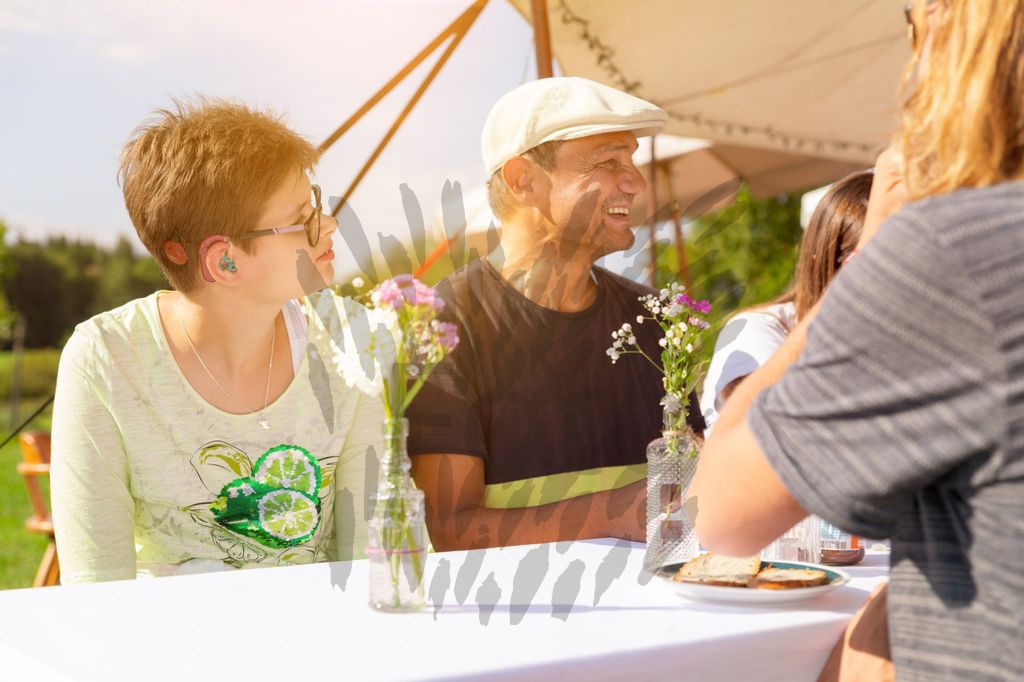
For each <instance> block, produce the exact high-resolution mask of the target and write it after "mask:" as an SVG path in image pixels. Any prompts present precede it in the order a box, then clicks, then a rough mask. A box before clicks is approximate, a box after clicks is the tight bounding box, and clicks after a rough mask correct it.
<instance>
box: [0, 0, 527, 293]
mask: <svg viewBox="0 0 1024 682" xmlns="http://www.w3.org/2000/svg"><path fill="white" fill-rule="evenodd" d="M470 4H471V3H470V0H299V1H297V2H293V3H288V4H287V5H286V4H285V3H282V2H280V1H279V0H274V1H267V0H251V1H247V2H244V3H243V2H240V1H237V2H233V1H229V0H176V1H174V2H167V1H164V0H159V1H156V0H154V1H147V2H119V1H117V0H79V1H78V2H75V1H62V0H3V2H2V3H0V93H2V95H3V96H2V104H0V159H2V163H0V220H2V221H3V222H5V223H6V224H7V226H8V232H9V234H8V239H12V238H13V239H16V238H18V237H24V238H26V239H32V240H37V239H43V238H45V237H46V236H48V235H55V234H63V235H68V236H71V237H79V238H85V239H89V240H93V241H97V242H100V243H104V244H112V243H113V242H114V241H115V240H116V239H117V238H118V237H119V236H122V235H124V236H129V237H130V238H131V239H132V240H133V243H134V244H135V245H136V246H137V248H138V250H139V251H140V252H141V251H142V250H143V248H142V245H141V242H139V241H138V238H137V237H136V236H135V232H134V229H133V228H132V225H131V222H130V220H129V218H128V215H127V212H126V211H125V209H124V202H123V197H122V195H121V191H120V188H119V186H118V184H117V178H116V174H117V165H118V154H119V153H120V150H121V147H122V146H123V144H124V142H125V141H126V140H127V138H128V136H129V134H130V133H131V131H132V129H133V128H135V126H137V125H138V124H140V123H141V122H143V121H144V120H145V119H146V118H147V117H149V116H150V115H151V113H152V112H153V110H155V109H157V108H161V107H166V106H168V105H170V104H171V102H172V98H182V97H188V96H190V95H194V94H197V93H203V94H207V95H212V96H219V97H228V98H233V99H238V100H242V101H244V102H247V103H250V104H255V105H259V106H264V107H269V108H271V109H273V110H275V111H277V112H280V113H281V114H283V115H284V118H285V121H286V122H287V123H288V124H289V125H290V126H291V127H292V128H293V129H294V130H296V131H298V132H299V133H300V134H302V135H303V136H305V137H306V138H307V139H309V140H310V141H312V142H314V143H319V142H320V141H322V140H323V139H324V138H326V137H327V135H329V134H330V133H331V132H332V131H333V130H334V129H335V128H336V127H337V126H339V125H340V124H341V123H342V122H343V121H344V120H345V119H346V118H347V117H348V116H349V115H350V114H351V113H353V112H354V111H355V110H356V109H357V108H358V107H359V106H360V105H361V104H362V103H363V102H364V101H365V100H366V99H368V98H369V97H370V96H371V95H372V94H373V93H374V92H375V91H376V90H377V89H378V88H380V87H381V86H382V85H383V84H384V83H385V82H386V81H387V80H388V79H389V78H390V77H391V76H392V75H393V74H394V73H395V72H397V71H398V70H399V69H400V68H401V67H402V66H404V65H405V64H406V63H407V62H408V61H409V60H410V59H411V58H412V57H413V56H414V55H415V54H416V53H417V52H419V51H420V50H421V49H422V47H423V46H425V45H426V44H427V43H428V42H429V41H430V40H432V39H433V38H434V37H435V36H436V35H437V34H438V33H439V32H440V31H441V30H442V29H444V27H446V26H447V25H448V24H449V23H450V22H451V21H452V20H453V19H454V18H455V17H457V16H458V15H459V14H460V13H461V12H462V11H463V10H464V9H465V8H466V7H468V6H469V5H470ZM437 54H438V55H439V54H440V50H439V51H438V53H437ZM433 61H434V58H430V59H428V60H427V62H426V63H425V64H423V65H421V66H420V67H419V68H418V69H417V71H415V72H413V73H412V74H411V75H410V77H409V78H408V79H407V81H406V82H404V83H403V84H402V85H401V86H400V87H398V88H397V89H396V90H395V91H393V92H392V93H391V94H390V95H389V96H388V97H387V98H386V99H385V100H383V101H382V102H381V103H380V104H378V105H377V107H376V108H375V109H374V110H373V111H372V112H371V113H370V114H369V115H368V116H367V117H366V118H364V119H363V120H362V121H361V122H360V123H359V124H357V126H356V127H355V128H354V129H352V130H351V131H349V133H348V134H346V135H345V136H344V137H343V138H342V139H341V140H339V141H338V142H337V143H336V144H335V145H334V146H333V147H332V148H331V149H330V150H329V151H328V152H327V153H326V155H325V156H324V158H323V160H322V162H321V164H320V167H319V170H318V174H317V180H318V181H319V183H320V184H321V185H322V187H323V188H324V194H325V195H340V194H342V192H343V191H344V190H345V188H347V186H348V184H349V182H350V181H351V179H352V178H353V177H354V176H355V174H356V173H357V172H358V170H359V168H360V167H361V166H362V164H363V163H364V162H365V160H366V158H367V157H368V156H369V155H370V153H371V152H372V150H373V148H374V147H375V146H376V144H377V143H378V142H379V140H380V139H381V137H382V136H383V135H384V133H385V131H386V130H387V128H388V127H389V126H390V124H391V122H392V121H393V120H394V119H395V117H396V116H397V114H398V112H399V111H400V110H401V108H402V107H403V106H404V105H405V103H406V101H408V99H409V97H410V96H411V94H412V92H413V91H414V90H415V88H416V87H417V86H418V84H419V83H420V82H421V81H422V79H423V77H424V75H425V74H426V72H427V71H428V70H429V69H430V67H431V65H432V64H433ZM535 75H536V74H535V65H534V61H533V44H532V33H531V30H530V28H529V26H528V24H527V22H526V21H525V20H524V19H523V18H522V17H521V16H520V15H519V14H518V13H517V12H516V11H515V10H514V9H512V8H511V6H510V5H508V4H507V3H505V2H503V1H502V0H492V2H490V3H488V5H487V7H486V8H485V9H484V11H483V13H482V14H481V15H480V17H479V19H478V20H477V22H476V24H475V25H474V26H473V28H472V29H471V30H470V32H469V34H468V35H467V36H466V38H465V39H464V40H463V42H462V44H461V45H460V46H459V47H458V49H457V50H456V51H455V53H454V54H453V56H452V57H451V59H450V60H449V62H448V64H447V65H445V67H444V69H443V70H442V71H441V72H440V74H439V75H438V77H437V79H436V80H435V81H434V83H433V85H431V87H430V89H429V90H427V92H426V94H425V95H424V97H423V99H422V100H420V102H419V104H418V105H417V107H416V108H415V109H414V110H413V112H412V114H411V115H410V117H409V119H408V120H407V121H406V123H405V124H404V125H403V127H402V128H401V129H400V130H399V132H398V134H397V135H396V136H395V137H394V139H392V141H391V142H390V144H389V145H388V147H387V148H386V150H385V151H384V153H383V155H382V156H381V157H380V159H378V161H377V163H376V164H375V165H374V167H373V169H372V170H371V171H370V174H369V175H368V176H367V177H366V179H365V180H364V181H363V184H362V185H361V187H360V189H359V190H358V191H357V192H356V194H355V195H354V196H353V197H352V199H351V200H350V206H351V207H352V209H353V211H354V212H355V214H356V215H357V216H358V218H359V221H360V222H361V223H362V226H363V228H364V230H365V231H366V233H367V234H368V235H369V236H370V238H371V240H372V241H375V240H376V236H375V235H377V233H380V234H385V235H392V236H396V237H398V238H399V239H402V238H403V236H407V235H408V229H407V227H406V218H405V212H404V210H403V207H402V201H401V194H400V191H399V186H400V185H401V184H403V183H405V184H407V185H408V186H409V187H410V188H411V189H412V190H413V192H414V193H415V194H416V196H417V197H418V199H419V202H420V205H421V208H422V211H423V214H424V216H425V218H426V220H427V222H428V223H429V222H430V221H431V219H432V218H433V217H434V216H437V215H439V213H440V210H441V191H442V188H443V186H444V183H445V181H452V182H459V183H460V184H461V187H462V189H463V191H464V193H466V194H469V193H470V192H471V191H472V190H473V189H474V188H478V187H479V186H480V185H482V183H483V181H484V180H485V177H484V168H483V162H482V161H481V159H480V130H481V129H482V127H483V123H484V119H485V117H486V115H487V112H488V111H489V109H490V107H491V105H493V103H494V102H495V101H497V99H498V98H499V97H500V96H501V95H502V94H504V93H505V92H507V91H508V90H510V89H512V88H514V87H515V86H517V85H519V84H521V83H523V82H525V81H526V80H529V79H532V78H534V77H535ZM342 227H343V228H344V227H345V225H344V224H343V225H342ZM340 241H341V240H335V250H336V252H337V253H338V262H337V270H338V272H339V275H340V274H342V273H344V272H346V271H350V270H352V269H353V268H354V261H353V260H352V257H351V255H350V254H347V253H346V249H345V248H344V246H343V245H342V244H341V243H340ZM339 246H340V247H341V248H339Z"/></svg>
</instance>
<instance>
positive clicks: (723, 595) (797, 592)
mask: <svg viewBox="0 0 1024 682" xmlns="http://www.w3.org/2000/svg"><path fill="white" fill-rule="evenodd" d="M769 565H771V566H774V567H775V568H804V569H817V570H819V571H824V572H825V575H826V577H827V578H828V582H827V583H825V584H824V585H815V586H814V587H794V588H791V589H788V590H765V589H756V588H749V587H724V586H722V585H702V584H701V583H686V582H679V581H677V580H673V579H672V577H673V576H674V575H675V574H676V572H678V571H679V568H680V567H681V566H682V564H669V565H667V566H662V567H661V568H659V569H658V571H657V576H658V577H660V578H662V579H664V580H666V581H667V582H668V583H669V584H670V585H671V586H672V588H673V589H674V590H675V591H676V593H677V594H679V595H680V596H682V597H686V598H688V599H695V600H697V601H710V602H720V603H730V604H780V603H789V602H798V601H805V600H808V599H816V598H817V597H820V596H821V595H823V594H825V593H827V592H831V591H832V590H834V589H836V588H837V587H841V586H843V585H845V584H846V583H847V582H849V581H850V574H849V573H847V572H846V571H843V570H841V569H838V568H835V567H834V566H822V565H821V564H811V563H807V562H804V561H762V562H761V568H762V569H765V568H767V567H768V566H769Z"/></svg>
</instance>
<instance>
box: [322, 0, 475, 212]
mask: <svg viewBox="0 0 1024 682" xmlns="http://www.w3.org/2000/svg"><path fill="white" fill-rule="evenodd" d="M486 4H487V0H479V1H478V2H476V3H474V4H473V5H472V6H471V7H470V8H469V9H468V10H466V11H465V12H464V13H463V14H462V16H460V17H459V18H458V19H456V20H455V22H454V23H453V24H452V25H451V26H449V27H448V29H445V32H447V31H449V30H450V31H452V35H454V37H453V38H452V41H451V42H450V43H448V47H446V48H445V50H444V52H443V53H441V56H440V57H439V58H438V60H437V63H436V64H434V66H433V67H432V68H431V69H430V72H429V73H427V76H426V78H424V79H423V82H422V83H420V86H419V87H418V88H416V92H414V93H413V95H412V97H411V98H410V99H409V102H408V103H407V104H406V105H405V108H404V109H402V111H401V113H399V114H398V118H396V119H395V122H394V123H392V124H391V127H390V128H389V129H388V131H387V133H385V134H384V137H383V138H382V139H381V141H380V143H379V144H378V145H377V148H376V149H374V150H373V153H372V154H370V158H368V159H367V160H366V163H364V164H363V167H362V168H361V169H359V173H358V174H357V175H356V177H355V179H354V180H353V181H352V183H351V184H350V185H349V187H348V189H347V190H345V193H344V194H343V195H342V197H341V200H340V201H338V204H337V205H336V206H335V207H334V209H333V210H332V211H331V215H332V216H335V217H337V215H338V213H340V212H341V207H342V206H344V205H345V202H346V201H348V200H349V198H351V196H352V194H354V193H355V191H356V189H357V188H358V187H359V183H361V182H362V181H363V178H364V177H366V174H367V173H369V172H370V168H371V167H372V166H373V164H374V163H375V162H376V161H377V159H378V158H379V157H380V155H381V153H382V152H383V151H384V148H385V147H386V146H387V144H388V142H390V141H391V138H393V137H394V136H395V133H397V132H398V129H399V128H400V127H401V125H402V123H404V122H405V119H406V118H407V117H408V116H409V112H411V111H412V110H413V108H414V107H415V106H416V104H417V103H418V102H419V101H420V98H421V97H423V93H425V92H426V91H427V88H428V87H430V84H431V83H433V82H434V78H435V77H436V76H437V74H438V73H439V72H440V71H441V68H442V67H443V66H444V65H445V63H446V62H447V61H448V58H449V57H451V56H452V53H453V52H455V48H457V47H458V46H459V43H461V42H462V39H463V38H465V37H466V33H467V32H468V31H469V28H470V26H472V25H473V22H474V21H476V18H477V17H478V16H479V15H480V11H481V10H483V8H484V5H486ZM435 47H436V46H435ZM402 77H404V74H403V76H402ZM342 128H344V126H342ZM339 130H341V129H339Z"/></svg>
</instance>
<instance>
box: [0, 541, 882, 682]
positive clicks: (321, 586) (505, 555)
mask: <svg viewBox="0 0 1024 682" xmlns="http://www.w3.org/2000/svg"><path fill="white" fill-rule="evenodd" d="M642 557H643V546H642V545H638V544H634V543H629V542H625V541H621V540H620V541H616V540H594V541H585V542H566V543H552V544H545V545H532V546H522V547H506V548H503V549H490V550H478V551H473V552H447V553H438V554H433V555H431V556H430V560H429V564H428V570H429V573H428V578H427V580H428V583H427V585H428V602H431V603H430V604H429V605H428V608H427V609H426V610H425V611H424V612H422V613H416V614H387V613H378V612H376V611H373V610H371V609H370V608H369V607H368V606H367V605H366V596H367V564H366V562H365V561H355V562H336V563H331V564H313V565H308V566H291V567H281V568H267V569H254V570H246V571H232V572H225V573H210V574H204V575H190V576H180V577H171V578H159V579H154V580H139V581H124V582H116V583H104V584H97V585H69V586H61V587H49V588H43V589H35V590H31V589H25V590H10V591H7V592H0V614H3V617H2V618H0V679H3V680H12V681H13V680H22V679H25V680H33V681H37V680H51V679H52V680H62V679H72V680H104V681H106V680H121V679H124V680H136V679H137V680H176V681H179V680H222V681H223V682H228V681H229V680H236V679H237V680H260V679H286V680H305V681H307V682H312V681H319V680H558V681H559V682H569V681H572V680H586V681H587V682H595V681H598V680H626V679H628V680H669V679H672V680H702V681H703V680H719V679H720V680H749V681H750V682H755V681H756V682H762V681H771V680H786V681H787V682H790V681H799V680H814V679H815V677H816V676H817V674H818V672H819V671H820V669H821V667H822V665H824V662H825V659H826V658H827V656H828V653H829V651H830V650H831V649H832V646H833V645H834V644H835V642H836V641H837V640H838V638H839V635H840V633H841V632H842V630H843V627H844V626H845V624H846V623H847V622H848V621H849V619H850V617H851V616H852V614H853V613H854V612H855V611H856V610H857V608H859V607H860V605H861V604H862V603H863V601H864V600H865V599H866V597H867V595H868V593H869V592H870V591H871V590H872V589H873V588H874V587H875V586H876V585H878V584H879V583H881V582H883V581H884V580H886V579H887V575H888V553H885V552H869V553H868V556H867V557H866V558H865V560H864V562H862V564H861V565H859V566H855V567H851V569H850V570H849V572H850V574H851V575H852V576H853V580H851V582H850V583H849V584H847V585H846V586H844V587H842V588H839V589H837V590H834V591H833V592H830V593H829V594H827V595H824V596H822V597H821V598H819V599H817V600H815V601H812V602H807V603H800V604H794V605H789V606H788V607H786V608H779V607H763V606H762V607H740V606H725V605H715V604H706V603H699V602H692V601H688V600H685V599H683V598H681V597H679V596H677V595H676V594H675V593H674V592H672V590H671V586H670V585H668V584H667V583H666V582H664V581H662V580H660V579H657V578H654V579H651V580H649V581H647V582H646V584H641V581H639V580H638V575H640V566H641V561H642ZM42 632H47V633H49V638H48V641H46V642H43V641H42V638H41V637H40V636H39V635H40V633H42Z"/></svg>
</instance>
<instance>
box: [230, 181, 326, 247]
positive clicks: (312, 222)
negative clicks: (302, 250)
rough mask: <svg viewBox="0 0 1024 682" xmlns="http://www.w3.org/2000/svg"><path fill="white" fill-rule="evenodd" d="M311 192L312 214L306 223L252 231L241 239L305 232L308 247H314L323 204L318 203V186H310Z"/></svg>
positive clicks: (318, 233)
mask: <svg viewBox="0 0 1024 682" xmlns="http://www.w3.org/2000/svg"><path fill="white" fill-rule="evenodd" d="M312 190H313V193H312V196H311V197H310V198H311V202H312V204H313V213H311V214H310V216H309V218H308V219H307V220H306V222H304V223H302V224H300V225H289V226H288V227H270V228H267V229H265V230H253V231H252V232H246V233H245V234H243V235H242V237H241V238H242V239H256V238H257V237H267V236H269V235H272V234H285V233H286V232H298V231H299V230H305V231H306V241H308V242H309V245H310V246H316V243H317V242H318V241H320V216H321V214H322V213H323V204H321V202H320V187H319V185H312Z"/></svg>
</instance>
